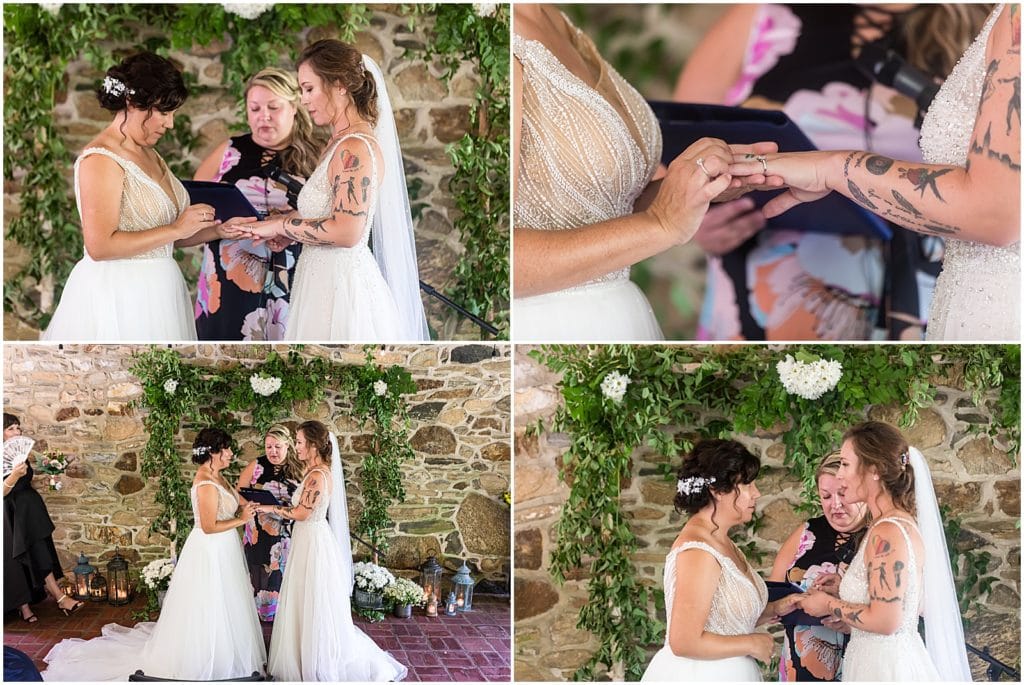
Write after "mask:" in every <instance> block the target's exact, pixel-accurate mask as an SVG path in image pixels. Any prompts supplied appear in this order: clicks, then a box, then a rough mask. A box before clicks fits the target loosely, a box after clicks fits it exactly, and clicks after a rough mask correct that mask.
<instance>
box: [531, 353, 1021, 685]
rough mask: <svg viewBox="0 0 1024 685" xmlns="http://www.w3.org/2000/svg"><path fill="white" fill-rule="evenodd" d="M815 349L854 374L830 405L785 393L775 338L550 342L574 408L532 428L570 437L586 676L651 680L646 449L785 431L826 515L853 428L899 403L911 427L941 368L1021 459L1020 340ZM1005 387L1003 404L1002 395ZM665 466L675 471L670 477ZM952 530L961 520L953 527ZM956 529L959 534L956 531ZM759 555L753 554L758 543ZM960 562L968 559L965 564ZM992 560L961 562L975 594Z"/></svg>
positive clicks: (828, 396) (562, 530) (570, 519)
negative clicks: (639, 481) (634, 477)
mask: <svg viewBox="0 0 1024 685" xmlns="http://www.w3.org/2000/svg"><path fill="white" fill-rule="evenodd" d="M799 349H800V350H801V351H802V353H803V354H810V355H817V356H820V357H822V358H827V359H833V360H836V361H839V362H840V363H841V364H842V367H843V374H842V378H841V380H840V381H839V383H838V385H837V386H836V388H835V389H834V390H832V391H830V392H827V393H825V395H823V396H822V397H821V398H819V399H817V400H813V401H812V400H807V399H804V398H801V397H798V396H796V395H790V394H788V393H787V392H786V390H785V388H784V387H783V386H782V383H781V382H779V378H778V374H777V372H776V369H775V364H776V362H778V361H779V360H780V359H781V358H783V357H784V356H785V351H786V350H785V349H780V348H773V347H767V346H752V345H739V346H719V347H705V346H685V347H665V346H656V345H644V346H631V345H607V346H589V347H582V346H545V347H542V348H540V349H538V350H534V351H531V352H530V355H531V356H532V357H534V358H535V359H537V360H538V361H540V362H541V363H543V364H545V365H546V366H547V367H549V368H550V369H551V370H552V371H555V372H557V373H560V374H561V376H562V381H561V393H562V398H563V400H564V404H563V406H561V407H559V409H558V410H557V411H556V412H555V414H554V416H553V417H552V419H551V421H550V424H549V425H544V423H543V422H542V421H538V423H537V424H536V425H534V426H531V429H530V431H531V432H533V433H537V432H543V431H546V430H548V431H552V432H559V433H562V432H564V433H568V434H569V436H570V440H571V443H570V445H569V447H568V449H567V450H566V452H565V454H564V455H563V457H562V462H561V469H560V476H561V478H562V479H563V480H564V481H565V482H566V483H567V484H568V486H569V494H568V499H567V501H566V503H565V506H563V507H562V513H561V518H560V519H559V522H558V524H557V527H556V534H557V541H556V544H555V548H554V550H553V552H552V555H551V565H550V573H551V575H552V577H553V578H554V579H555V580H556V581H557V582H559V583H561V582H564V580H565V578H566V577H567V576H568V575H569V574H570V572H572V571H574V570H576V569H584V570H585V571H588V573H587V574H586V575H587V578H588V594H589V601H588V602H587V603H586V605H585V606H584V607H583V609H581V611H580V614H579V620H578V623H577V627H578V628H580V629H583V630H588V631H590V632H591V633H593V634H594V635H595V636H596V637H597V639H598V641H599V646H598V648H597V651H596V652H595V653H594V654H593V655H592V656H591V657H590V658H589V659H588V660H587V661H586V663H585V664H584V665H583V666H582V667H580V668H579V669H578V670H577V671H576V672H575V673H574V674H573V677H574V679H577V680H595V679H597V678H599V677H601V676H602V675H603V674H606V673H607V672H609V671H612V670H613V669H617V668H619V667H621V668H622V669H623V673H624V675H625V678H626V679H627V680H638V679H639V678H640V676H641V675H642V673H643V669H644V667H645V665H646V662H647V652H646V650H647V647H648V646H649V645H651V644H653V643H656V642H659V641H660V640H661V637H662V631H663V626H662V625H661V623H660V622H659V621H657V620H656V619H655V618H654V617H653V616H652V613H651V603H650V600H651V599H652V595H653V593H652V592H651V591H650V590H649V589H648V588H646V587H645V586H644V585H642V584H641V583H640V582H639V581H638V578H639V574H638V573H637V571H636V568H635V567H634V564H633V562H632V557H633V553H634V552H635V551H636V550H637V547H638V541H637V537H636V535H635V534H634V533H633V532H632V530H631V529H630V526H629V522H628V518H627V517H626V515H625V512H624V511H623V507H622V504H621V502H620V500H619V495H620V492H621V484H622V483H623V481H624V480H625V479H626V478H628V477H629V476H630V475H631V471H630V469H631V463H630V458H631V455H632V453H633V451H634V450H635V449H637V448H640V447H646V448H649V449H651V450H653V451H655V452H657V453H658V454H660V455H663V456H664V457H667V458H670V459H671V460H672V461H677V459H674V458H676V457H679V455H681V454H683V453H685V452H687V451H688V450H689V449H691V447H692V445H693V442H694V441H695V440H697V439H699V438H705V437H730V436H732V435H733V434H750V433H753V432H755V431H764V430H768V431H772V432H781V433H782V440H783V443H784V445H785V448H786V454H785V458H784V463H785V466H786V467H787V468H788V469H790V471H791V472H792V473H793V474H794V475H795V476H796V477H797V478H798V479H799V480H800V482H801V483H802V484H803V498H802V499H803V501H804V502H805V503H808V504H804V505H802V506H801V507H799V510H801V511H804V512H807V513H808V514H811V513H817V512H818V511H820V510H818V507H817V505H813V504H809V503H811V502H815V501H816V495H815V492H814V486H815V484H814V469H815V468H816V466H817V462H818V459H820V457H821V456H822V455H824V454H827V453H828V452H830V451H831V450H832V449H834V448H835V447H837V446H838V442H839V440H840V437H841V436H842V432H843V430H844V429H845V428H846V427H848V426H849V425H850V423H851V422H852V421H856V420H857V417H861V416H863V415H864V413H865V411H866V410H867V409H868V408H869V407H871V406H876V405H888V406H898V407H901V408H902V410H901V412H900V415H899V419H898V423H899V425H900V426H901V427H903V428H906V427H908V426H911V425H913V423H914V422H915V421H916V419H917V415H918V411H919V410H920V409H922V408H924V407H927V406H929V405H931V404H932V403H933V401H934V398H935V387H934V385H933V382H934V379H935V378H936V377H939V376H940V374H948V375H950V376H958V375H960V376H962V378H963V379H964V386H965V387H966V389H967V390H968V391H970V392H971V393H972V394H973V397H974V401H975V402H976V403H983V402H984V403H989V404H990V406H991V407H992V409H993V411H992V420H991V423H989V424H988V425H986V426H983V427H980V428H979V429H978V430H979V432H980V433H982V434H984V435H987V436H988V437H989V438H990V439H992V440H998V441H999V442H1000V444H1001V445H1002V446H1004V447H1005V448H1006V450H1007V451H1008V453H1009V454H1010V455H1011V458H1012V459H1014V460H1015V459H1016V454H1017V451H1018V447H1019V442H1020V424H1019V416H1020V414H1019V397H1020V391H1021V388H1020V348H1019V347H1018V346H1015V345H1005V346H974V345H963V346H946V345H943V346H925V345H899V346H887V345H846V346H843V345H801V346H800V348H799ZM612 371H618V372H619V373H622V374H625V375H626V376H628V377H629V378H630V380H631V382H630V383H629V385H628V386H627V390H626V393H625V395H624V397H623V399H622V401H621V403H617V402H615V401H614V400H612V399H609V398H607V397H605V396H604V395H603V394H602V391H601V382H602V380H603V379H604V378H605V376H606V375H608V374H609V373H610V372H612ZM993 394H997V395H998V398H997V400H995V401H993V398H992V395H993ZM668 471H669V469H668V468H666V478H670V477H671V476H670V475H669V474H668ZM947 527H948V524H947ZM948 532H949V531H947V533H948ZM747 551H748V552H752V551H754V550H749V549H748V550H747ZM954 561H955V560H954ZM987 561H988V560H987V559H982V558H981V557H980V556H978V555H975V557H972V559H969V560H967V561H966V563H964V564H958V565H956V566H954V568H956V569H958V570H959V571H960V574H959V575H960V577H959V578H958V588H959V589H960V591H961V596H962V597H972V596H973V597H977V596H979V595H980V594H983V593H984V592H985V591H987V586H985V585H984V583H986V582H988V583H991V581H990V580H989V581H986V580H985V578H986V573H987Z"/></svg>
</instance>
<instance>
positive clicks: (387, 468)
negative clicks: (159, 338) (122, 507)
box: [131, 347, 416, 549]
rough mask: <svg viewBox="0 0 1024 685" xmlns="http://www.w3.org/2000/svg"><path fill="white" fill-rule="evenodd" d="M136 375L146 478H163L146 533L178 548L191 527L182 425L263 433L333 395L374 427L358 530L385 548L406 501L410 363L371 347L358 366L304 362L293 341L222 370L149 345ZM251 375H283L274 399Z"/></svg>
mask: <svg viewBox="0 0 1024 685" xmlns="http://www.w3.org/2000/svg"><path fill="white" fill-rule="evenodd" d="M131 371H132V373H133V374H135V375H136V376H137V377H138V378H139V380H141V381H142V388H143V394H142V398H141V399H140V400H138V401H137V402H138V403H139V404H141V405H142V406H145V407H146V408H147V409H148V410H149V413H148V414H147V415H146V417H145V419H144V420H143V422H144V424H145V427H146V430H147V431H148V432H149V441H148V442H147V443H146V447H145V449H144V450H143V452H142V475H143V476H146V477H156V478H158V481H157V493H156V502H157V504H158V505H159V506H160V513H159V514H158V515H157V517H156V518H155V519H154V520H153V522H152V524H151V525H150V530H152V531H153V532H159V533H162V534H163V535H165V536H167V537H168V538H170V539H171V540H172V541H173V542H174V544H175V546H176V548H180V546H181V545H182V544H183V543H184V541H185V538H186V537H188V534H189V531H191V529H192V525H193V521H192V505H191V502H190V500H189V485H188V482H187V481H186V478H185V476H184V474H183V472H182V465H183V464H184V463H185V461H186V459H185V458H184V457H183V456H182V453H181V448H180V445H178V444H177V442H176V440H175V436H176V435H177V434H178V431H179V430H180V429H181V428H182V427H183V426H188V427H190V428H194V429H195V430H199V429H200V428H203V427H205V426H211V425H216V426H218V427H219V428H222V429H224V430H226V431H227V432H228V433H234V432H235V431H238V430H241V429H244V428H251V429H252V430H254V431H256V432H257V433H263V432H264V431H266V430H267V429H268V428H270V426H271V425H273V424H274V423H277V422H279V421H282V420H285V419H287V418H288V417H289V416H291V415H292V413H293V409H294V407H295V406H296V405H297V404H300V403H306V404H307V405H309V406H314V405H316V404H318V403H319V402H320V401H322V400H323V399H324V397H325V395H326V394H327V393H331V394H332V395H334V394H337V395H340V396H341V397H342V398H345V399H347V400H348V401H349V402H350V403H351V405H352V411H353V414H354V415H355V416H357V417H358V419H359V422H360V426H361V428H363V429H366V428H372V429H373V431H374V439H373V444H372V446H371V449H370V451H369V453H368V454H366V455H364V456H363V461H362V463H361V473H360V486H361V491H362V493H363V500H364V502H365V508H364V510H363V512H362V514H361V515H360V517H359V521H358V522H357V524H356V528H355V530H356V532H357V533H360V534H362V535H364V536H366V537H367V538H368V539H369V540H370V542H371V543H372V544H373V545H374V546H376V547H378V548H380V549H386V548H387V536H388V534H389V532H390V531H391V530H392V528H393V527H394V521H393V520H392V519H391V517H390V515H389V513H388V507H389V506H390V505H392V504H394V503H396V502H404V501H405V490H404V488H403V487H402V464H403V463H404V462H406V461H407V460H409V459H411V458H412V457H413V451H412V448H411V447H410V446H409V434H408V432H409V421H408V410H407V404H406V401H405V399H404V397H403V396H404V395H407V394H409V393H412V392H415V391H416V383H415V382H414V381H413V380H412V376H411V375H410V374H409V372H408V371H406V370H405V369H404V368H402V367H401V366H398V365H393V366H390V367H388V368H384V367H382V366H380V365H378V364H376V363H375V362H374V360H373V351H372V349H371V348H367V350H366V362H365V363H364V364H363V365H361V366H353V365H350V364H341V363H338V362H333V361H331V360H329V359H325V358H323V357H312V358H304V357H303V356H302V355H301V354H300V353H299V351H298V349H296V348H295V347H292V348H290V349H289V351H288V353H287V354H285V355H281V354H278V353H277V352H275V351H271V352H270V353H269V354H268V355H267V357H266V359H265V360H264V361H263V362H258V363H252V364H244V365H243V364H239V365H233V366H230V367H226V368H225V367H221V366H215V367H214V366H209V365H204V364H202V363H199V362H194V361H190V360H187V359H185V358H183V357H182V356H181V355H180V354H179V353H178V352H177V351H175V350H174V349H168V348H160V347H151V348H148V349H146V350H144V351H142V352H139V353H138V354H136V355H135V360H134V363H133V365H132V367H131ZM254 375H262V376H273V377H275V378H279V379H280V380H281V386H280V388H279V389H278V390H277V391H276V392H274V393H272V394H270V395H269V396H264V395H259V394H257V393H256V392H255V391H254V389H253V387H252V384H251V383H250V378H251V377H252V376H254ZM378 383H383V384H384V386H380V385H377V384H378Z"/></svg>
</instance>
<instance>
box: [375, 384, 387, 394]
mask: <svg viewBox="0 0 1024 685" xmlns="http://www.w3.org/2000/svg"><path fill="white" fill-rule="evenodd" d="M373 391H374V392H375V393H377V395H378V396H380V397H383V396H384V395H387V394H388V384H387V383H385V382H384V381H377V382H376V383H374V384H373Z"/></svg>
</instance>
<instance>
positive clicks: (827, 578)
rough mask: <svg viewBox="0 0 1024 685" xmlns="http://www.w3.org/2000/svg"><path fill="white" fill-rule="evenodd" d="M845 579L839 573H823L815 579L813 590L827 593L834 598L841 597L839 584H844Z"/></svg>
mask: <svg viewBox="0 0 1024 685" xmlns="http://www.w3.org/2000/svg"><path fill="white" fill-rule="evenodd" d="M842 580H843V577H842V576H840V575H839V574H838V573H822V574H820V575H819V576H818V577H817V578H815V579H814V583H813V585H811V588H812V589H814V590H821V591H822V592H827V593H828V594H830V595H832V596H833V597H838V596H839V583H840V582H842Z"/></svg>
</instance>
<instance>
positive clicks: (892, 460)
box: [843, 421, 917, 514]
mask: <svg viewBox="0 0 1024 685" xmlns="http://www.w3.org/2000/svg"><path fill="white" fill-rule="evenodd" d="M847 440H849V441H850V445H851V447H853V451H854V453H856V455H857V458H858V459H859V460H860V465H859V468H858V473H860V474H867V471H868V468H869V467H871V466H873V467H875V472H876V473H877V474H878V479H879V481H880V482H881V484H882V486H883V487H884V488H885V490H886V492H888V493H889V494H890V495H892V500H893V503H895V504H896V506H898V507H899V508H900V509H903V510H904V511H908V512H910V513H911V514H913V513H914V512H915V511H917V502H916V501H915V499H914V467H913V466H911V465H910V462H909V458H910V445H908V444H907V439H906V438H905V437H903V433H900V432H899V430H897V429H896V428H893V427H892V426H890V425H889V424H887V423H883V422H881V421H865V422H863V423H858V424H857V425H856V426H853V427H852V428H850V429H849V430H847V431H846V433H844V434H843V442H846V441H847ZM904 460H907V463H906V464H904V463H903V461H904Z"/></svg>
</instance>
